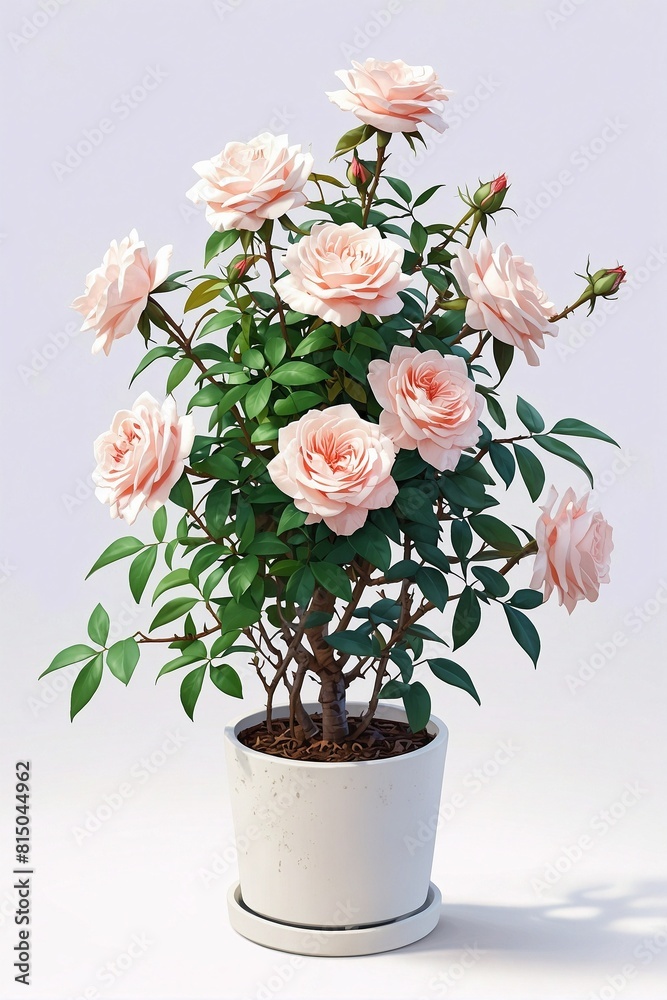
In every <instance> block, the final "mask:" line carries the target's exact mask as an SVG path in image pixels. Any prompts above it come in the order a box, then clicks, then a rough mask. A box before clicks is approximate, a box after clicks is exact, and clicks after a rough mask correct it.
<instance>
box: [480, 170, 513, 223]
mask: <svg viewBox="0 0 667 1000" xmlns="http://www.w3.org/2000/svg"><path fill="white" fill-rule="evenodd" d="M508 188H509V184H508V183H507V177H506V176H505V174H500V176H499V177H494V179H493V180H492V181H487V183H486V184H482V186H481V187H480V188H478V189H477V191H475V193H474V195H473V198H472V200H473V201H474V203H475V204H476V205H477V207H478V208H481V209H482V210H483V211H484V212H486V213H487V215H490V214H491V213H492V212H497V211H498V209H499V208H500V207H501V205H502V203H503V202H504V200H505V195H506V194H507V190H508Z"/></svg>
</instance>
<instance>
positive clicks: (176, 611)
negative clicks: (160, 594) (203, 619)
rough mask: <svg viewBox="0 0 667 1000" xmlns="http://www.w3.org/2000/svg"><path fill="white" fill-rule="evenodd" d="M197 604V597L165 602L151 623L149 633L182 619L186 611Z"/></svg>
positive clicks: (179, 598)
mask: <svg viewBox="0 0 667 1000" xmlns="http://www.w3.org/2000/svg"><path fill="white" fill-rule="evenodd" d="M198 602H199V598H197V597H175V598H173V600H171V601H167V603H166V604H165V605H164V607H162V608H160V610H159V611H158V613H157V614H156V616H155V618H154V619H153V621H152V622H151V627H150V629H149V632H153V631H154V630H155V629H156V628H160V626H161V625H166V624H167V623H168V622H173V621H175V620H176V618H182V617H183V615H186V614H187V613H188V611H192V609H193V608H194V606H195V605H196V604H198Z"/></svg>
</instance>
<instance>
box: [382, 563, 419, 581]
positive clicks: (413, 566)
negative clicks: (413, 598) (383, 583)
mask: <svg viewBox="0 0 667 1000" xmlns="http://www.w3.org/2000/svg"><path fill="white" fill-rule="evenodd" d="M418 569H419V563H417V562H415V561H414V559H400V560H399V561H398V562H397V563H394V565H393V566H390V567H389V568H388V569H387V570H385V574H384V575H385V577H386V579H387V580H390V581H393V580H410V579H412V577H414V575H415V573H416V572H417V570H418Z"/></svg>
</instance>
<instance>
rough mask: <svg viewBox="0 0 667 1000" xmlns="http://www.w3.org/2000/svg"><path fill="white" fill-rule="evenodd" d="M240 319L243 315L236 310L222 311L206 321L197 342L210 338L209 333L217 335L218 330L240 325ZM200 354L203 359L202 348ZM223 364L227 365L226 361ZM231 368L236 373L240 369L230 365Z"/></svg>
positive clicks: (199, 350) (199, 349)
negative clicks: (203, 338)
mask: <svg viewBox="0 0 667 1000" xmlns="http://www.w3.org/2000/svg"><path fill="white" fill-rule="evenodd" d="M240 319H241V313H239V312H237V311H236V309H222V310H221V311H220V312H219V313H216V314H215V316H211V318H210V319H207V320H206V322H205V323H204V325H203V327H202V328H201V330H200V331H199V335H198V337H197V340H201V338H202V337H208V335H209V333H215V331H216V330H224V329H225V327H227V326H233V324H234V323H238V321H239V320H240ZM198 354H199V356H200V357H203V354H202V353H201V347H199V348H198ZM221 363H222V364H226V362H225V361H222V362H221ZM229 368H230V369H231V370H232V371H234V370H237V369H238V365H232V364H230V365H229Z"/></svg>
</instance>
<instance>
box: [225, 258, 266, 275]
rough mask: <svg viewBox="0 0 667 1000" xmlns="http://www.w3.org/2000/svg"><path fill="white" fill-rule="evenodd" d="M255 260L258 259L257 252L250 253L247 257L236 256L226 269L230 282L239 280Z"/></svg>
mask: <svg viewBox="0 0 667 1000" xmlns="http://www.w3.org/2000/svg"><path fill="white" fill-rule="evenodd" d="M257 260H259V258H258V256H257V254H250V255H248V256H247V257H236V258H235V259H234V260H233V261H232V262H231V264H230V265H229V267H228V269H227V278H228V280H229V281H231V282H234V281H241V280H242V279H243V278H244V277H245V274H246V272H247V271H248V269H249V268H250V267H251V265H252V264H254V263H255V261H257Z"/></svg>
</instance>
